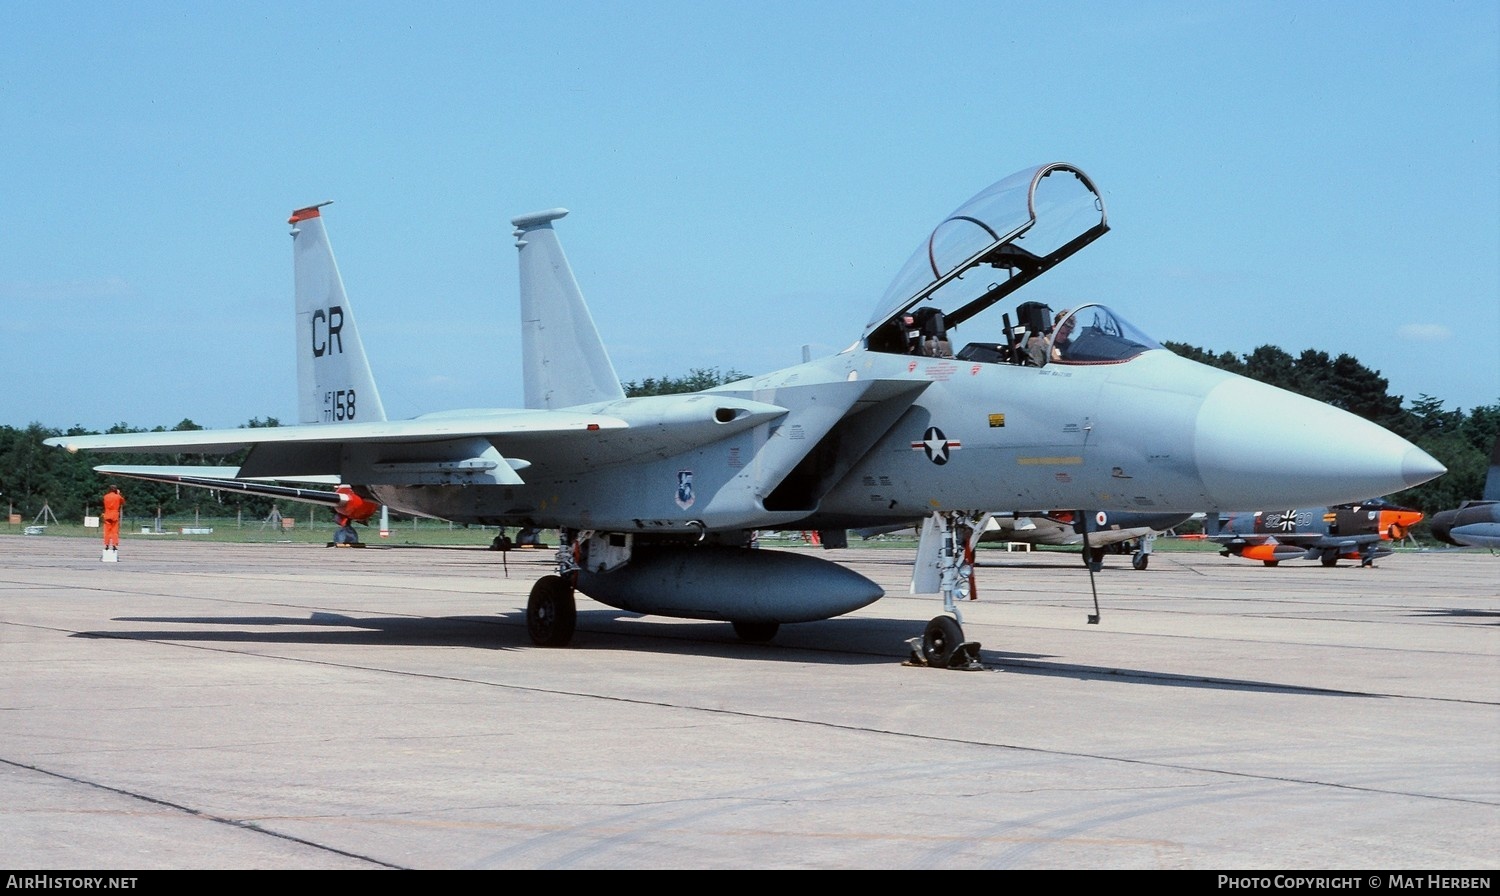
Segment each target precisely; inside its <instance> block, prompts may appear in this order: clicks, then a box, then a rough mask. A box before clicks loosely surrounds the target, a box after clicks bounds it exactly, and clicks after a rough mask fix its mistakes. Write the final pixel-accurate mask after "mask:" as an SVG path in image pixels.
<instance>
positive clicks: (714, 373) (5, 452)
mask: <svg viewBox="0 0 1500 896" xmlns="http://www.w3.org/2000/svg"><path fill="white" fill-rule="evenodd" d="M1166 346H1167V348H1169V349H1171V350H1172V351H1174V352H1176V353H1177V354H1179V355H1182V356H1183V357H1186V358H1191V359H1193V360H1195V361H1200V362H1202V363H1204V364H1208V365H1210V366H1213V367H1218V368H1221V369H1224V370H1228V371H1230V372H1232V373H1237V374H1240V375H1242V376H1247V377H1249V378H1251V379H1255V380H1259V381H1261V382H1263V383H1268V384H1270V385H1273V386H1279V387H1281V388H1283V389H1287V390H1289V391H1292V392H1298V393H1300V394H1302V395H1306V396H1308V397H1310V398H1314V399H1317V400H1319V401H1324V402H1327V403H1329V404H1332V405H1334V406H1336V407H1339V408H1342V409H1344V410H1346V411H1349V412H1351V413H1354V414H1357V415H1359V416H1361V417H1364V418H1365V419H1367V420H1370V421H1371V422H1374V423H1377V424H1379V425H1380V426H1383V427H1385V428H1386V429H1389V430H1391V431H1392V432H1394V433H1396V434H1397V435H1400V436H1402V437H1404V438H1406V439H1408V440H1409V441H1411V442H1412V443H1413V444H1415V445H1417V446H1419V447H1421V448H1422V449H1423V450H1425V451H1426V452H1427V453H1429V454H1431V455H1432V456H1433V457H1435V458H1437V459H1438V461H1439V462H1441V463H1442V464H1443V465H1444V466H1446V467H1447V468H1448V473H1447V474H1446V475H1444V476H1440V477H1438V478H1437V479H1435V480H1433V481H1432V482H1428V483H1425V484H1423V485H1419V486H1417V487H1416V488H1412V489H1407V490H1406V491H1403V492H1397V493H1396V494H1393V495H1389V496H1376V495H1369V496H1368V497H1371V498H1373V497H1389V498H1390V499H1391V500H1392V501H1395V502H1397V503H1398V504H1403V505H1406V506H1409V507H1416V508H1418V509H1420V510H1422V511H1423V512H1424V513H1426V514H1427V515H1428V516H1429V517H1431V516H1432V514H1434V513H1436V512H1437V511H1439V510H1446V509H1448V508H1451V507H1457V506H1458V505H1459V503H1460V502H1462V501H1464V500H1467V499H1471V498H1477V497H1479V496H1480V494H1482V492H1483V489H1484V479H1485V476H1486V474H1487V473H1488V471H1489V457H1490V449H1491V447H1492V446H1493V445H1494V443H1495V439H1496V438H1497V436H1500V401H1497V403H1495V404H1489V405H1482V406H1480V407H1475V408H1470V409H1468V410H1467V411H1465V410H1463V409H1461V408H1459V409H1451V410H1450V409H1448V408H1446V407H1445V406H1444V404H1443V402H1442V401H1441V400H1440V399H1437V398H1434V397H1431V396H1428V395H1421V396H1419V397H1418V398H1417V399H1416V400H1415V401H1413V402H1412V403H1411V404H1410V406H1406V405H1405V403H1404V401H1403V399H1402V398H1401V397H1400V396H1393V395H1391V394H1389V383H1388V382H1387V381H1386V379H1385V378H1384V377H1382V376H1380V374H1379V372H1378V371H1374V370H1371V369H1370V368H1368V367H1365V366H1364V365H1363V364H1361V363H1359V361H1358V360H1356V359H1355V358H1353V357H1351V356H1350V355H1347V354H1342V355H1339V356H1338V357H1336V358H1331V357H1329V355H1328V354H1327V353H1326V352H1320V351H1315V350H1312V349H1309V350H1307V351H1304V352H1303V353H1302V354H1301V355H1298V356H1296V357H1293V356H1292V355H1290V354H1288V353H1287V352H1285V351H1283V350H1282V349H1280V348H1277V347H1275V346H1269V345H1267V346H1261V347H1260V348H1257V349H1255V350H1254V351H1252V352H1250V353H1248V354H1245V355H1237V354H1234V353H1233V352H1222V353H1218V354H1215V353H1213V352H1210V351H1206V350H1204V349H1201V348H1197V347H1195V346H1191V345H1186V344H1183V343H1173V342H1168V343H1166ZM744 377H745V375H744V374H742V373H740V372H738V371H735V370H729V371H723V372H721V371H719V370H718V369H717V368H694V369H693V370H691V371H690V372H689V373H687V374H685V375H681V376H670V375H669V376H662V377H647V378H645V379H643V380H641V381H639V382H637V381H631V382H628V383H626V384H624V389H625V393H626V394H627V395H629V396H632V397H634V396H641V395H669V394H677V393H682V392H694V391H698V390H700V389H707V388H710V387H713V386H717V385H721V384H723V383H728V382H733V381H735V380H739V379H743V378H744ZM278 425H280V423H279V421H277V420H276V418H274V417H272V418H267V419H260V418H256V419H253V420H250V421H248V422H246V423H245V424H244V426H245V427H247V428H253V427H261V426H278ZM170 429H171V430H172V431H182V430H192V429H202V427H201V426H199V425H197V424H196V423H194V422H193V421H192V420H182V421H180V422H178V423H177V424H176V425H175V426H172V427H170ZM163 431H167V428H166V427H157V428H156V429H154V430H146V429H139V428H134V427H131V426H128V425H126V424H124V423H118V424H116V425H114V426H112V427H110V428H109V429H108V430H107V432H109V433H129V432H163ZM92 434H93V432H92V431H90V430H85V429H81V428H78V427H74V428H72V429H68V430H66V431H64V430H58V429H53V428H50V427H47V426H44V425H42V424H40V423H31V424H30V425H28V426H26V427H24V428H17V427H15V426H0V502H5V503H7V504H8V506H9V508H10V512H11V513H12V514H15V515H17V516H20V517H21V518H22V519H23V521H25V522H31V521H32V520H33V519H35V518H36V517H37V515H38V514H41V513H42V509H43V507H44V506H45V507H46V508H47V509H49V510H51V511H52V513H53V515H55V516H56V517H57V518H58V519H61V520H69V521H73V520H79V519H82V518H83V516H84V515H85V512H92V513H97V512H98V510H99V506H100V496H101V494H102V492H103V489H104V486H105V484H106V480H105V478H104V477H102V476H100V475H99V474H98V473H95V472H94V470H93V468H94V466H96V465H98V464H105V463H108V464H173V465H182V466H192V465H207V466H237V465H238V464H239V462H240V461H241V460H242V459H243V454H241V455H232V456H227V457H223V456H217V455H204V454H190V455H179V456H177V457H175V458H172V457H163V456H162V455H157V454H140V455H134V454H108V455H105V454H98V453H91V452H80V453H78V454H69V453H68V452H66V451H61V450H58V449H56V448H49V447H47V446H45V445H43V444H42V440H43V439H48V438H52V437H54V436H62V435H92ZM122 487H126V486H125V485H124V484H122ZM126 491H127V495H128V497H129V503H128V504H127V510H128V513H129V515H130V516H131V517H132V518H145V517H152V516H155V515H157V514H158V512H159V513H160V515H161V516H164V517H179V518H180V517H183V516H186V515H193V514H202V515H204V516H210V517H221V518H222V517H226V516H236V515H243V516H245V517H247V518H251V519H264V518H265V517H266V516H267V515H269V514H270V512H271V508H272V505H273V503H274V502H273V501H272V500H271V499H269V498H260V497H256V496H253V495H238V494H225V493H223V492H210V491H208V490H206V489H200V488H192V487H189V486H176V485H171V484H165V483H152V482H144V481H139V480H135V481H131V482H129V483H128V487H127V488H126ZM974 509H976V510H1026V509H1033V510H1034V509H1037V508H1009V507H1007V508H998V507H997V508H974ZM1238 509H1241V510H1257V509H1261V508H1254V507H1246V508H1238Z"/></svg>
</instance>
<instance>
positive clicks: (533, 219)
mask: <svg viewBox="0 0 1500 896" xmlns="http://www.w3.org/2000/svg"><path fill="white" fill-rule="evenodd" d="M567 213H568V210H567V209H565V208H549V209H547V210H546V211H544V212H532V213H531V214H529V215H520V216H518V217H515V218H511V219H510V223H511V224H512V225H514V226H516V227H519V228H521V229H522V230H525V229H527V228H530V227H541V226H542V225H544V224H549V223H551V222H553V221H556V220H557V219H558V218H561V217H562V216H564V215H566V214H567Z"/></svg>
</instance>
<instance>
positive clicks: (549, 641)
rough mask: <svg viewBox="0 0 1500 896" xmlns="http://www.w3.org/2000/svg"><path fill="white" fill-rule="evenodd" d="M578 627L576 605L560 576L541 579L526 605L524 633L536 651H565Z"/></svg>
mask: <svg viewBox="0 0 1500 896" xmlns="http://www.w3.org/2000/svg"><path fill="white" fill-rule="evenodd" d="M577 627H578V603H577V602H576V601H575V600H574V598H573V588H572V586H571V585H569V584H568V583H567V582H566V581H564V580H563V577H562V576H543V577H541V578H540V579H537V582H536V584H535V585H532V586H531V597H530V598H529V599H528V600H527V601H526V630H527V632H529V633H530V634H531V643H533V644H535V645H536V646H538V647H566V646H567V645H568V642H570V641H572V640H573V631H574V629H576V628H577Z"/></svg>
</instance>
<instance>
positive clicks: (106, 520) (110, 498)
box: [99, 485, 125, 552]
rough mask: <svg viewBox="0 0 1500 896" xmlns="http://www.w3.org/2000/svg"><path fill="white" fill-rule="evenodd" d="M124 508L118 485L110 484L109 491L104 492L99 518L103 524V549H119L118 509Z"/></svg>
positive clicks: (123, 498)
mask: <svg viewBox="0 0 1500 896" xmlns="http://www.w3.org/2000/svg"><path fill="white" fill-rule="evenodd" d="M124 509H125V496H124V495H122V494H120V487H119V486H117V485H111V486H110V487H109V491H107V492H105V493H104V513H103V514H101V515H100V517H99V520H100V522H102V523H103V524H104V549H105V550H106V551H116V552H118V551H119V550H120V511H122V510H124Z"/></svg>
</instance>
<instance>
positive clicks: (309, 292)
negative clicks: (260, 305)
mask: <svg viewBox="0 0 1500 896" xmlns="http://www.w3.org/2000/svg"><path fill="white" fill-rule="evenodd" d="M326 205H328V203H326V202H324V203H320V204H318V205H314V206H309V207H307V208H302V209H298V210H297V211H295V212H292V217H291V219H290V220H289V221H287V223H288V224H291V225H292V267H293V271H294V272H295V279H296V297H297V422H298V423H348V422H351V421H355V420H360V421H381V420H384V419H386V417H385V407H384V405H382V404H381V402H380V392H379V391H378V390H376V388H375V377H374V375H373V374H372V373H371V372H370V361H369V359H368V358H366V357H365V346H364V343H363V342H362V341H361V340H360V338H359V328H358V327H356V326H355V324H354V309H353V308H352V307H351V306H350V305H349V297H348V296H347V295H345V294H344V280H343V278H342V277H340V276H339V267H338V263H337V262H335V261H334V259H333V247H332V245H330V244H329V242H328V234H327V232H326V231H325V230H324V229H323V218H322V215H321V213H320V211H319V210H320V209H322V208H323V206H326Z"/></svg>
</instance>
